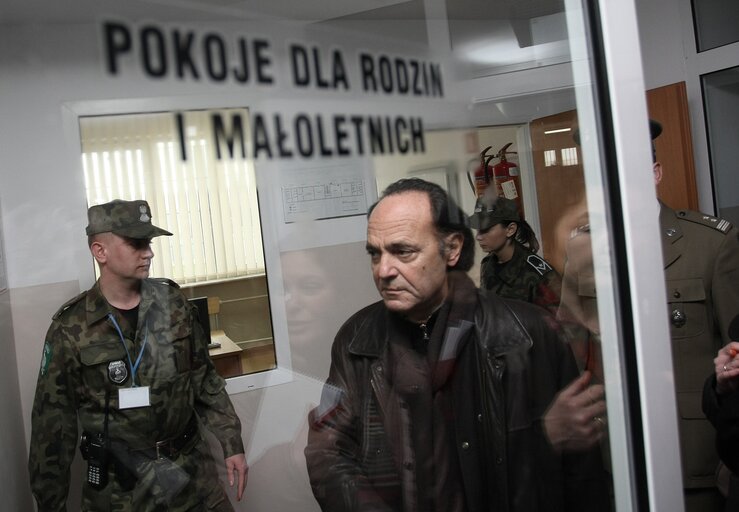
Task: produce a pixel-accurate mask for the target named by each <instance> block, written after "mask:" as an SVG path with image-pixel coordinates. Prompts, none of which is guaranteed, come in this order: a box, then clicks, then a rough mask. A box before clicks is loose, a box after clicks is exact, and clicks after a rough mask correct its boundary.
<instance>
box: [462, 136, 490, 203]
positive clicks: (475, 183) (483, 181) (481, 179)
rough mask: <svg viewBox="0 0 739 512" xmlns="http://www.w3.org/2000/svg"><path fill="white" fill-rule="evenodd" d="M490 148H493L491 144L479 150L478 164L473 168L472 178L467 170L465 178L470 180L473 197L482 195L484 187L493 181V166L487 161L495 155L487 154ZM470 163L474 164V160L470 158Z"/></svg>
mask: <svg viewBox="0 0 739 512" xmlns="http://www.w3.org/2000/svg"><path fill="white" fill-rule="evenodd" d="M491 149H493V146H488V147H486V148H485V149H483V150H482V151H481V152H480V165H478V166H477V168H476V169H475V173H474V180H473V178H472V177H471V176H470V173H469V172H467V179H468V180H469V181H470V186H471V187H472V191H473V192H474V193H475V197H482V195H483V194H484V193H485V189H487V188H488V186H489V185H490V184H491V183H492V182H493V168H492V166H490V165H489V163H490V160H492V159H493V158H495V155H488V154H487V153H488V151H490V150H491ZM470 163H471V164H474V163H475V160H471V161H470Z"/></svg>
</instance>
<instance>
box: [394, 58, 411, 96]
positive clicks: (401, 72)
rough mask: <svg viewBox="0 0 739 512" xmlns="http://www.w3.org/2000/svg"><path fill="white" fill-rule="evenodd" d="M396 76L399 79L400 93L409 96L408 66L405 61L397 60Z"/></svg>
mask: <svg viewBox="0 0 739 512" xmlns="http://www.w3.org/2000/svg"><path fill="white" fill-rule="evenodd" d="M395 76H396V77H397V79H398V92H400V93H402V94H408V66H406V65H405V61H404V60H403V59H395Z"/></svg>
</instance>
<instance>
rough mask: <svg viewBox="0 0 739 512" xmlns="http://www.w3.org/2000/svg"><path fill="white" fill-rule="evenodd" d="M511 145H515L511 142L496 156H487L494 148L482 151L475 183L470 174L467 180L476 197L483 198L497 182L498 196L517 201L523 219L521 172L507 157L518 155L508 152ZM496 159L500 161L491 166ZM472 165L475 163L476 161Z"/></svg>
mask: <svg viewBox="0 0 739 512" xmlns="http://www.w3.org/2000/svg"><path fill="white" fill-rule="evenodd" d="M511 144H513V143H512V142H509V143H508V144H506V145H505V146H503V147H502V148H501V149H500V150H499V151H498V152H497V153H496V154H494V155H488V154H487V153H488V151H490V150H491V149H492V146H488V147H486V148H485V149H484V150H482V151H481V152H480V164H479V165H478V166H477V168H476V169H475V172H474V181H473V179H472V177H471V176H470V174H469V172H468V173H467V178H468V179H469V181H470V186H471V187H472V190H473V191H474V192H475V196H476V197H481V196H482V195H483V194H484V193H485V190H486V189H487V188H488V187H489V186H490V184H491V183H493V182H495V189H496V193H497V195H499V196H503V197H507V198H508V199H513V200H514V201H516V205H517V206H518V211H519V213H520V214H521V217H523V213H524V211H523V199H522V197H521V176H520V172H519V169H518V165H516V164H515V163H514V162H512V161H510V160H509V159H508V157H507V156H506V155H510V154H516V152H515V151H507V150H508V148H509V147H510V146H511ZM494 158H497V159H499V160H500V161H499V162H498V163H497V164H495V165H493V166H491V165H490V161H491V160H493V159H494ZM470 163H474V160H473V161H471V162H470Z"/></svg>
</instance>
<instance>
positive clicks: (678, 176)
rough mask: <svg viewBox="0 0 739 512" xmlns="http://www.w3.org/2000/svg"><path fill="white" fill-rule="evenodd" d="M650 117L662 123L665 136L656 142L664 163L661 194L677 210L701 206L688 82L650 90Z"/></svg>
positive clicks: (659, 191)
mask: <svg viewBox="0 0 739 512" xmlns="http://www.w3.org/2000/svg"><path fill="white" fill-rule="evenodd" d="M647 108H648V109H649V117H650V118H652V119H654V120H655V121H659V122H660V123H661V124H662V135H660V136H659V137H657V139H656V140H655V141H654V145H655V148H656V149H657V160H659V162H660V163H661V164H662V182H661V183H660V184H659V186H658V187H657V197H659V198H660V200H661V201H663V202H664V203H665V204H667V205H669V206H670V207H672V208H675V209H688V210H697V209H698V192H697V190H696V185H695V164H694V162H693V139H692V137H691V135H690V114H689V111H688V95H687V93H686V91H685V82H678V83H676V84H670V85H665V86H663V87H657V88H656V89H650V90H648V91H647Z"/></svg>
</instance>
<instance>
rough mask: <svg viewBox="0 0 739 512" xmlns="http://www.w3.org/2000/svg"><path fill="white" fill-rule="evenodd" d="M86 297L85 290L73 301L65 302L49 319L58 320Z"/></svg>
mask: <svg viewBox="0 0 739 512" xmlns="http://www.w3.org/2000/svg"><path fill="white" fill-rule="evenodd" d="M86 295H87V290H85V291H84V292H82V293H80V294H79V295H77V296H76V297H74V298H73V299H70V300H68V301H67V302H65V303H64V304H62V305H61V307H60V308H59V309H58V310H57V311H56V313H54V316H53V317H51V318H52V319H54V320H58V319H59V317H60V316H62V314H63V313H64V312H65V311H66V310H68V309H69V308H71V307H72V306H74V305H75V304H76V303H78V302H79V301H81V300H82V299H84V298H85V296H86Z"/></svg>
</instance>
